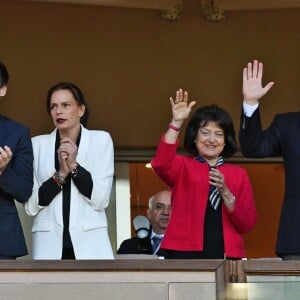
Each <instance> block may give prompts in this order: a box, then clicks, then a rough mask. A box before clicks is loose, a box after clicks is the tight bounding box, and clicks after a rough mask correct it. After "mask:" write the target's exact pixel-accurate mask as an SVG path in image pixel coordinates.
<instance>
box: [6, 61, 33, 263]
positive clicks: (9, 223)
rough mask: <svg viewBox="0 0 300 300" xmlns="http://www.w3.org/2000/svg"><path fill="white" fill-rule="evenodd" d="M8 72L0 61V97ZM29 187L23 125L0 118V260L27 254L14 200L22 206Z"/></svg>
mask: <svg viewBox="0 0 300 300" xmlns="http://www.w3.org/2000/svg"><path fill="white" fill-rule="evenodd" d="M8 79H9V75H8V71H7V69H6V67H5V65H4V64H3V63H1V62H0V98H2V97H3V96H5V94H6V91H7V84H8ZM32 187H33V153H32V144H31V139H30V134H29V130H28V128H26V127H25V126H23V125H21V124H19V123H17V122H15V121H13V120H11V119H9V118H7V117H4V116H2V115H0V259H16V257H19V256H23V255H26V254H27V248H26V244H25V239H24V234H23V230H22V226H21V222H20V219H19V216H18V212H17V208H16V205H15V200H16V201H18V202H20V203H25V202H26V201H27V200H28V198H29V197H30V195H31V192H32Z"/></svg>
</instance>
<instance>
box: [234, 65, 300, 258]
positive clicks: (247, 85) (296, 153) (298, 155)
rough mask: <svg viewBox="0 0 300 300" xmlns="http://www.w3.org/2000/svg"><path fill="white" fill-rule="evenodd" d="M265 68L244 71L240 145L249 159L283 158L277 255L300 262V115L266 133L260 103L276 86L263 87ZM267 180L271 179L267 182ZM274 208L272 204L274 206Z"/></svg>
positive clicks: (284, 117) (281, 117) (282, 118)
mask: <svg viewBox="0 0 300 300" xmlns="http://www.w3.org/2000/svg"><path fill="white" fill-rule="evenodd" d="M262 75H263V65H262V63H260V62H258V61H257V60H254V62H253V64H252V63H248V65H247V66H246V67H245V68H244V70H243V95H244V102H243V112H242V116H241V126H240V136H239V137H240V145H241V151H242V153H243V154H244V155H245V156H247V157H267V156H269V157H270V156H282V157H283V162H284V167H285V185H286V188H285V195H284V201H283V205H282V210H281V216H280V222H279V228H278V236H277V245H276V253H277V255H278V256H280V257H282V259H284V260H291V259H297V260H299V259H300V230H299V226H300V189H299V184H300V143H299V138H300V112H289V113H283V114H277V115H276V116H275V117H274V119H273V122H272V123H271V125H270V126H269V127H268V128H267V129H266V130H262V124H261V118H260V111H259V103H258V100H259V99H260V98H261V97H262V96H264V95H265V94H266V93H267V92H268V91H269V90H270V89H271V87H272V86H273V84H274V82H269V83H268V84H266V86H265V87H263V86H262ZM266 179H267V178H266ZM270 205H272V203H270Z"/></svg>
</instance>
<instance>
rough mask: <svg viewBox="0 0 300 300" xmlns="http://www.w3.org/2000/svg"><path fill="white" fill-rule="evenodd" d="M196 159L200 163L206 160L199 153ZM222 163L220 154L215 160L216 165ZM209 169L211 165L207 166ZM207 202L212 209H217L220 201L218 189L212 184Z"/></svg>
mask: <svg viewBox="0 0 300 300" xmlns="http://www.w3.org/2000/svg"><path fill="white" fill-rule="evenodd" d="M196 160H197V161H199V162H200V163H207V162H206V160H205V159H204V158H203V157H202V156H200V155H199V156H197V157H196ZM223 164H224V159H223V157H221V156H220V157H219V158H218V160H217V163H216V167H218V166H221V165H223ZM209 169H211V167H209ZM209 202H210V204H211V206H212V207H213V209H214V210H217V209H218V207H219V205H220V203H221V195H220V193H219V191H218V189H217V188H216V187H215V186H213V185H211V186H210V188H209Z"/></svg>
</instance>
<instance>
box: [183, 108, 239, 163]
mask: <svg viewBox="0 0 300 300" xmlns="http://www.w3.org/2000/svg"><path fill="white" fill-rule="evenodd" d="M209 122H214V123H216V124H217V125H218V126H220V128H222V129H223V131H224V135H225V145H224V149H223V151H222V153H221V155H222V156H223V157H224V158H228V157H230V156H232V155H233V154H234V153H235V152H236V150H237V142H236V136H235V130H234V126H233V122H232V120H231V117H230V115H229V114H228V113H227V112H226V111H225V110H224V109H222V108H220V107H218V106H217V105H215V104H212V105H206V106H202V107H200V108H199V109H197V110H196V111H195V112H194V114H193V115H192V117H191V119H190V121H189V123H188V125H187V127H186V130H185V136H184V148H185V150H186V151H187V152H188V153H190V154H192V155H195V156H196V155H198V154H199V153H198V150H197V148H196V144H195V139H196V137H197V133H198V130H199V128H201V127H203V126H205V125H206V124H208V123H209Z"/></svg>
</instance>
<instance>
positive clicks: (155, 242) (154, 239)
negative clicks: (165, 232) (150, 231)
mask: <svg viewBox="0 0 300 300" xmlns="http://www.w3.org/2000/svg"><path fill="white" fill-rule="evenodd" d="M161 240H162V236H159V235H154V236H153V237H152V248H153V254H156V253H157V251H158V248H159V246H160V243H161Z"/></svg>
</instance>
